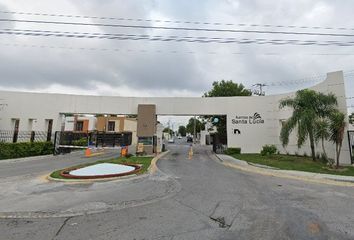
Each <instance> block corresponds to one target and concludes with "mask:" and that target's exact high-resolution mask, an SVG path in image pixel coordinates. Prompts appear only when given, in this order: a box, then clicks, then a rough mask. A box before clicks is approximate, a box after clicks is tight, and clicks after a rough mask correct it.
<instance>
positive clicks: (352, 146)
mask: <svg viewBox="0 0 354 240" xmlns="http://www.w3.org/2000/svg"><path fill="white" fill-rule="evenodd" d="M348 142H349V152H350V157H351V163H352V164H354V131H353V130H351V131H348Z"/></svg>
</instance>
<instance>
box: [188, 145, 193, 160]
mask: <svg viewBox="0 0 354 240" xmlns="http://www.w3.org/2000/svg"><path fill="white" fill-rule="evenodd" d="M192 157H193V147H192V146H191V147H190V149H189V152H188V158H189V160H192Z"/></svg>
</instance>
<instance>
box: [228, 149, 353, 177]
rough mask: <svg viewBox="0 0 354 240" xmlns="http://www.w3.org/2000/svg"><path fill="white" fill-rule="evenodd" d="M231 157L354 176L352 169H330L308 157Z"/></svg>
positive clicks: (268, 164) (236, 155)
mask: <svg viewBox="0 0 354 240" xmlns="http://www.w3.org/2000/svg"><path fill="white" fill-rule="evenodd" d="M231 156H232V157H234V158H236V159H239V160H244V161H247V162H250V163H256V164H262V165H266V166H270V167H275V168H279V169H283V170H297V171H304V172H313V173H325V174H334V175H343V176H354V167H351V166H348V167H347V166H346V167H342V168H340V169H338V170H337V169H330V168H329V167H328V166H327V165H326V164H324V163H322V162H320V161H315V162H314V161H313V160H312V158H310V157H302V156H292V155H281V154H275V155H270V156H262V155H260V154H231Z"/></svg>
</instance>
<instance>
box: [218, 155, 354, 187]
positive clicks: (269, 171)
mask: <svg viewBox="0 0 354 240" xmlns="http://www.w3.org/2000/svg"><path fill="white" fill-rule="evenodd" d="M216 156H217V158H218V159H219V161H220V162H221V163H222V164H223V165H225V166H228V167H232V168H236V169H239V170H243V171H247V172H253V173H258V174H262V175H268V176H275V177H283V178H290V179H296V180H304V181H309V182H316V183H325V184H331V185H339V186H351V187H354V177H351V176H340V175H331V174H321V173H311V172H302V171H293V170H280V169H276V168H272V167H269V166H264V165H259V164H253V163H248V162H246V161H243V160H238V159H235V158H233V157H231V156H229V155H225V154H216Z"/></svg>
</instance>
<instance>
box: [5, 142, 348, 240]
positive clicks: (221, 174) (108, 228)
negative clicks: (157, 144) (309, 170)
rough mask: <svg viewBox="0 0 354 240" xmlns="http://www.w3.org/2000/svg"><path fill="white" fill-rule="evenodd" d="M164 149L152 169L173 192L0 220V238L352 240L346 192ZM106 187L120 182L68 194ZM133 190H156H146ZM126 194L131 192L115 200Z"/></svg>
mask: <svg viewBox="0 0 354 240" xmlns="http://www.w3.org/2000/svg"><path fill="white" fill-rule="evenodd" d="M168 147H169V149H170V150H171V152H170V153H169V154H168V155H166V156H165V157H163V158H162V159H161V160H160V161H159V162H158V167H159V168H160V169H161V170H162V171H163V172H164V173H166V174H167V175H168V176H169V179H173V180H174V181H175V182H177V183H178V184H179V185H180V189H179V190H178V191H176V192H174V193H173V194H171V195H168V196H167V197H165V198H161V199H160V200H157V201H154V202H146V204H141V205H139V206H128V207H127V208H123V209H120V210H109V211H105V212H101V213H96V214H89V215H84V216H68V217H56V218H53V217H50V218H32V219H31V218H26V219H21V218H18V219H0V233H1V234H0V239H46V240H47V239H87V240H88V239H122V240H124V239H129V240H133V239H136V240H138V239H139V240H142V239H161V240H162V239H163V240H164V239H168V240H170V239H173V240H177V239H188V240H190V239H203V240H204V239H230V240H231V239H272V240H273V239H354V227H353V226H354V189H353V188H348V187H338V186H330V185H321V184H312V183H307V182H302V181H295V180H288V179H282V178H275V177H269V176H261V175H256V174H250V173H245V172H240V171H237V170H235V169H230V168H226V167H224V166H223V165H221V164H220V163H218V162H217V160H216V159H215V157H214V156H213V155H212V154H211V153H210V150H209V149H207V148H204V147H198V146H196V147H195V148H194V155H193V158H192V159H188V151H189V145H187V144H185V143H184V141H183V140H182V141H181V140H179V141H177V143H176V144H170V145H169V146H168ZM0 167H1V164H0ZM18 168H21V167H20V165H19V166H18ZM21 171H24V172H25V170H21ZM2 173H3V172H0V178H2V175H1V174H2ZM11 179H12V180H15V179H16V177H11ZM153 179H155V178H152V179H151V178H149V179H146V180H144V181H140V182H136V183H134V187H137V186H142V184H145V182H149V181H152V180H153ZM163 179H164V178H162V177H161V179H158V180H157V182H156V184H159V182H160V181H162V180H163ZM0 180H1V179H0ZM165 181H166V179H165ZM105 184H110V185H109V186H110V191H114V189H115V187H116V188H117V189H118V190H117V191H118V194H117V198H118V195H119V191H120V190H119V189H120V188H121V185H122V183H121V182H115V183H102V184H101V185H100V187H97V186H96V187H89V188H88V187H87V186H82V185H79V186H76V187H75V188H76V190H74V192H75V191H80V189H81V188H85V189H86V190H85V191H90V192H92V193H91V194H94V193H95V191H97V188H99V189H102V188H104V187H105V186H106V185H105ZM162 187H165V186H162ZM137 189H138V190H137V191H143V190H142V189H144V190H145V192H146V193H150V194H153V193H154V192H155V191H158V189H157V188H154V187H152V185H147V186H146V188H140V189H139V188H137ZM51 191H55V189H54V190H51ZM130 194H131V195H132V196H134V194H136V193H129V191H124V192H122V194H121V195H130ZM43 197H47V195H43ZM68 197H69V196H68ZM72 197H75V195H73V196H72ZM112 197H113V195H108V198H112ZM24 198H25V196H24ZM101 198H102V201H104V200H105V201H106V200H107V199H105V198H106V197H105V196H104V195H102V196H101ZM51 200H52V201H53V202H55V201H56V199H55V198H53V199H51ZM61 201H65V199H64V200H63V199H62V200H61ZM110 201H114V199H110ZM8 204H9V205H11V203H8Z"/></svg>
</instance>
